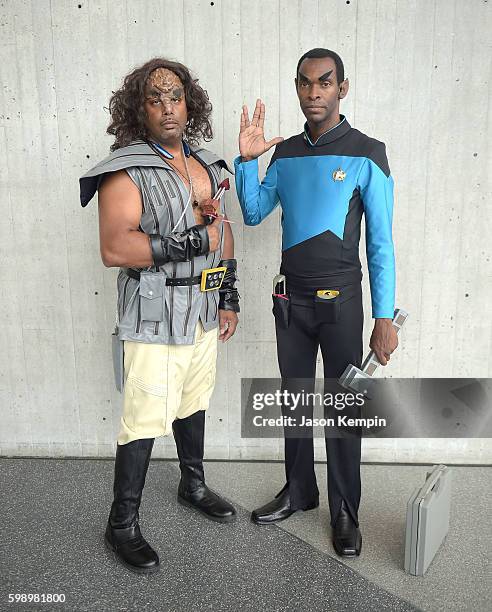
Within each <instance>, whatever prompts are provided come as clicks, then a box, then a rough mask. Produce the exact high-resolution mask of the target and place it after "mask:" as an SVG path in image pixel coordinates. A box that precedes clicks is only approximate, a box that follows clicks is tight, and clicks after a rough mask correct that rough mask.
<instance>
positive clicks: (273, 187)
mask: <svg viewBox="0 0 492 612" xmlns="http://www.w3.org/2000/svg"><path fill="white" fill-rule="evenodd" d="M234 171H235V179H236V191H237V196H238V198H239V204H240V205H241V210H242V211H243V218H244V222H245V223H246V225H258V224H259V223H261V222H262V221H263V219H264V218H265V217H266V216H267V215H269V214H270V213H271V212H272V210H273V209H274V208H275V207H276V206H277V205H278V202H279V197H278V193H277V164H276V163H275V162H274V163H273V164H271V165H270V166H269V168H268V170H267V173H266V175H265V178H264V179H263V181H262V182H261V184H260V182H259V180H258V159H252V160H251V161H247V162H242V161H241V157H236V159H235V160H234Z"/></svg>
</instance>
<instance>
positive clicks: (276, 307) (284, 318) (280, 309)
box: [272, 295, 290, 329]
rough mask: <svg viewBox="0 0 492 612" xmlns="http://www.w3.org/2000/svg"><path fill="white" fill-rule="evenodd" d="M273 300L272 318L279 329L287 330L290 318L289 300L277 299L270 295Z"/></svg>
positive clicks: (275, 296)
mask: <svg viewBox="0 0 492 612" xmlns="http://www.w3.org/2000/svg"><path fill="white" fill-rule="evenodd" d="M272 300H273V308H272V312H273V316H274V317H275V320H276V321H277V323H278V325H279V327H281V328H283V329H287V328H288V327H289V318H290V300H289V299H288V298H287V297H285V298H283V297H278V296H277V295H272Z"/></svg>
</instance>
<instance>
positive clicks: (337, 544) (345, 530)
mask: <svg viewBox="0 0 492 612" xmlns="http://www.w3.org/2000/svg"><path fill="white" fill-rule="evenodd" d="M333 547H334V548H335V552H336V553H337V555H339V556H340V557H355V556H359V555H360V551H361V548H362V535H361V533H360V529H359V528H358V527H357V526H356V524H355V523H354V521H353V519H352V517H351V516H350V513H349V511H348V510H347V506H346V505H345V502H344V501H342V507H341V508H340V512H339V514H338V518H337V521H336V523H335V527H334V528H333Z"/></svg>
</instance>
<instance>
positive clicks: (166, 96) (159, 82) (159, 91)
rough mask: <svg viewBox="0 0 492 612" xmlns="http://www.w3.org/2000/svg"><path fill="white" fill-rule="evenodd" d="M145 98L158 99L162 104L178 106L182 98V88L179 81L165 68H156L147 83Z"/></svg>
mask: <svg viewBox="0 0 492 612" xmlns="http://www.w3.org/2000/svg"><path fill="white" fill-rule="evenodd" d="M147 85H148V92H147V98H148V99H151V100H154V99H160V100H161V101H162V102H167V101H170V102H173V103H174V104H178V103H179V102H181V100H182V99H183V97H184V87H183V83H182V82H181V79H180V78H179V77H178V76H177V75H176V74H174V72H172V71H171V70H168V69H167V68H157V69H156V70H154V72H152V73H151V75H150V76H149V80H148V81H147Z"/></svg>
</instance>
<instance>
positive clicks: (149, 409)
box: [117, 321, 218, 445]
mask: <svg viewBox="0 0 492 612" xmlns="http://www.w3.org/2000/svg"><path fill="white" fill-rule="evenodd" d="M217 334H218V330H217V328H215V329H212V330H210V331H209V332H205V331H204V329H203V326H202V324H201V322H200V321H198V325H197V328H196V333H195V343H194V344H188V345H173V344H147V343H144V342H130V341H126V340H125V349H124V350H125V387H124V390H123V415H122V417H121V428H120V432H119V434H118V438H117V441H118V444H120V445H121V444H128V442H132V441H133V440H139V439H142V438H156V437H158V436H167V435H169V434H170V433H171V431H172V422H173V421H174V419H185V418H186V417H188V416H190V415H192V414H194V413H195V412H198V410H206V409H207V408H208V404H209V400H210V396H211V395H212V392H213V390H214V385H215V370H216V362H217Z"/></svg>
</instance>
